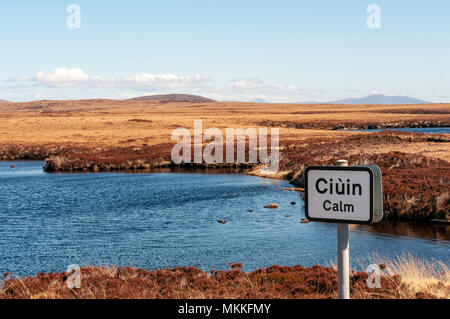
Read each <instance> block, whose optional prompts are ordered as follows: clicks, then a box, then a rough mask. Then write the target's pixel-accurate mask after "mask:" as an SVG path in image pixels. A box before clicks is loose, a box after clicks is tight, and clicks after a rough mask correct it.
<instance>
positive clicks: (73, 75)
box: [33, 67, 89, 86]
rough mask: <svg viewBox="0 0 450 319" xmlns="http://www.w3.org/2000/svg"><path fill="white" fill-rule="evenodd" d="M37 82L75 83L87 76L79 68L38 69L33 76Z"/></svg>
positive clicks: (82, 80)
mask: <svg viewBox="0 0 450 319" xmlns="http://www.w3.org/2000/svg"><path fill="white" fill-rule="evenodd" d="M33 80H34V81H36V82H38V83H48V84H53V85H64V86H65V85H71V84H77V83H83V82H86V81H87V80H89V76H88V75H87V73H86V72H84V71H83V70H82V69H79V68H73V69H69V68H65V67H62V68H56V69H55V70H53V71H51V72H49V73H47V72H45V71H39V72H38V73H36V75H35V76H34V78H33Z"/></svg>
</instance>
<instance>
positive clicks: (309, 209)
mask: <svg viewBox="0 0 450 319" xmlns="http://www.w3.org/2000/svg"><path fill="white" fill-rule="evenodd" d="M305 174H306V175H305V177H306V180H305V185H306V196H305V212H306V217H307V218H308V219H309V220H312V221H324V222H332V223H346V224H370V223H372V221H373V219H374V216H373V215H374V209H373V207H374V196H373V194H374V186H373V185H374V172H373V170H372V169H371V168H369V167H358V166H355V167H338V166H330V167H319V166H313V167H308V168H307V170H306V173H305Z"/></svg>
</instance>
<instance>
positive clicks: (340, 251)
mask: <svg viewBox="0 0 450 319" xmlns="http://www.w3.org/2000/svg"><path fill="white" fill-rule="evenodd" d="M337 164H338V166H342V167H347V166H348V161H346V160H339V161H337ZM348 230H349V226H348V224H338V225H337V257H338V258H337V259H338V298H339V299H350V255H349V234H348V233H349V231H348Z"/></svg>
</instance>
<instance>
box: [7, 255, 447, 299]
mask: <svg viewBox="0 0 450 319" xmlns="http://www.w3.org/2000/svg"><path fill="white" fill-rule="evenodd" d="M377 262H379V263H380V268H382V269H383V270H382V271H383V274H382V277H381V288H368V287H367V284H366V280H367V278H368V276H369V275H368V274H367V273H365V272H355V271H353V272H352V274H351V278H350V279H351V280H350V283H351V297H352V298H358V299H380V298H381V299H397V298H413V299H414V298H446V299H448V298H450V271H449V268H448V266H447V265H445V264H443V263H430V262H427V261H424V260H420V259H416V258H412V257H411V256H406V257H398V258H397V259H395V260H388V261H386V260H382V259H377ZM229 267H230V270H228V271H222V270H220V271H211V272H209V273H207V272H203V271H201V270H199V269H197V268H194V267H182V268H173V269H161V270H154V271H147V270H143V269H138V268H131V267H116V266H113V267H85V268H82V270H81V273H82V281H81V287H80V288H78V289H77V288H75V289H70V288H68V287H67V284H66V281H67V279H68V276H70V274H69V273H50V274H43V273H41V274H38V275H37V276H35V277H27V278H15V279H9V280H7V281H6V282H5V283H4V285H3V289H2V290H0V298H26V299H41V298H45V299H48V298H50V299H60V298H64V299H66V298H82V299H105V298H138V299H142V298H150V299H156V298H168V299H179V298H182V299H205V298H223V299H235V298H263V299H267V298H269V299H280V298H289V299H291V298H292V299H310V298H314V299H322V298H336V296H337V274H336V270H335V268H334V267H329V268H326V267H322V266H319V265H316V266H313V267H310V268H305V267H302V266H292V267H287V266H276V265H275V266H271V267H268V268H263V269H258V270H255V271H253V272H251V273H245V272H243V271H241V267H242V264H240V263H234V264H233V263H230V265H229Z"/></svg>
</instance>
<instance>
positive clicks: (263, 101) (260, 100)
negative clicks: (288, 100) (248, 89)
mask: <svg viewBox="0 0 450 319" xmlns="http://www.w3.org/2000/svg"><path fill="white" fill-rule="evenodd" d="M250 102H253V103H270V102H268V101H266V100H264V99H253V100H251V101H250Z"/></svg>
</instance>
